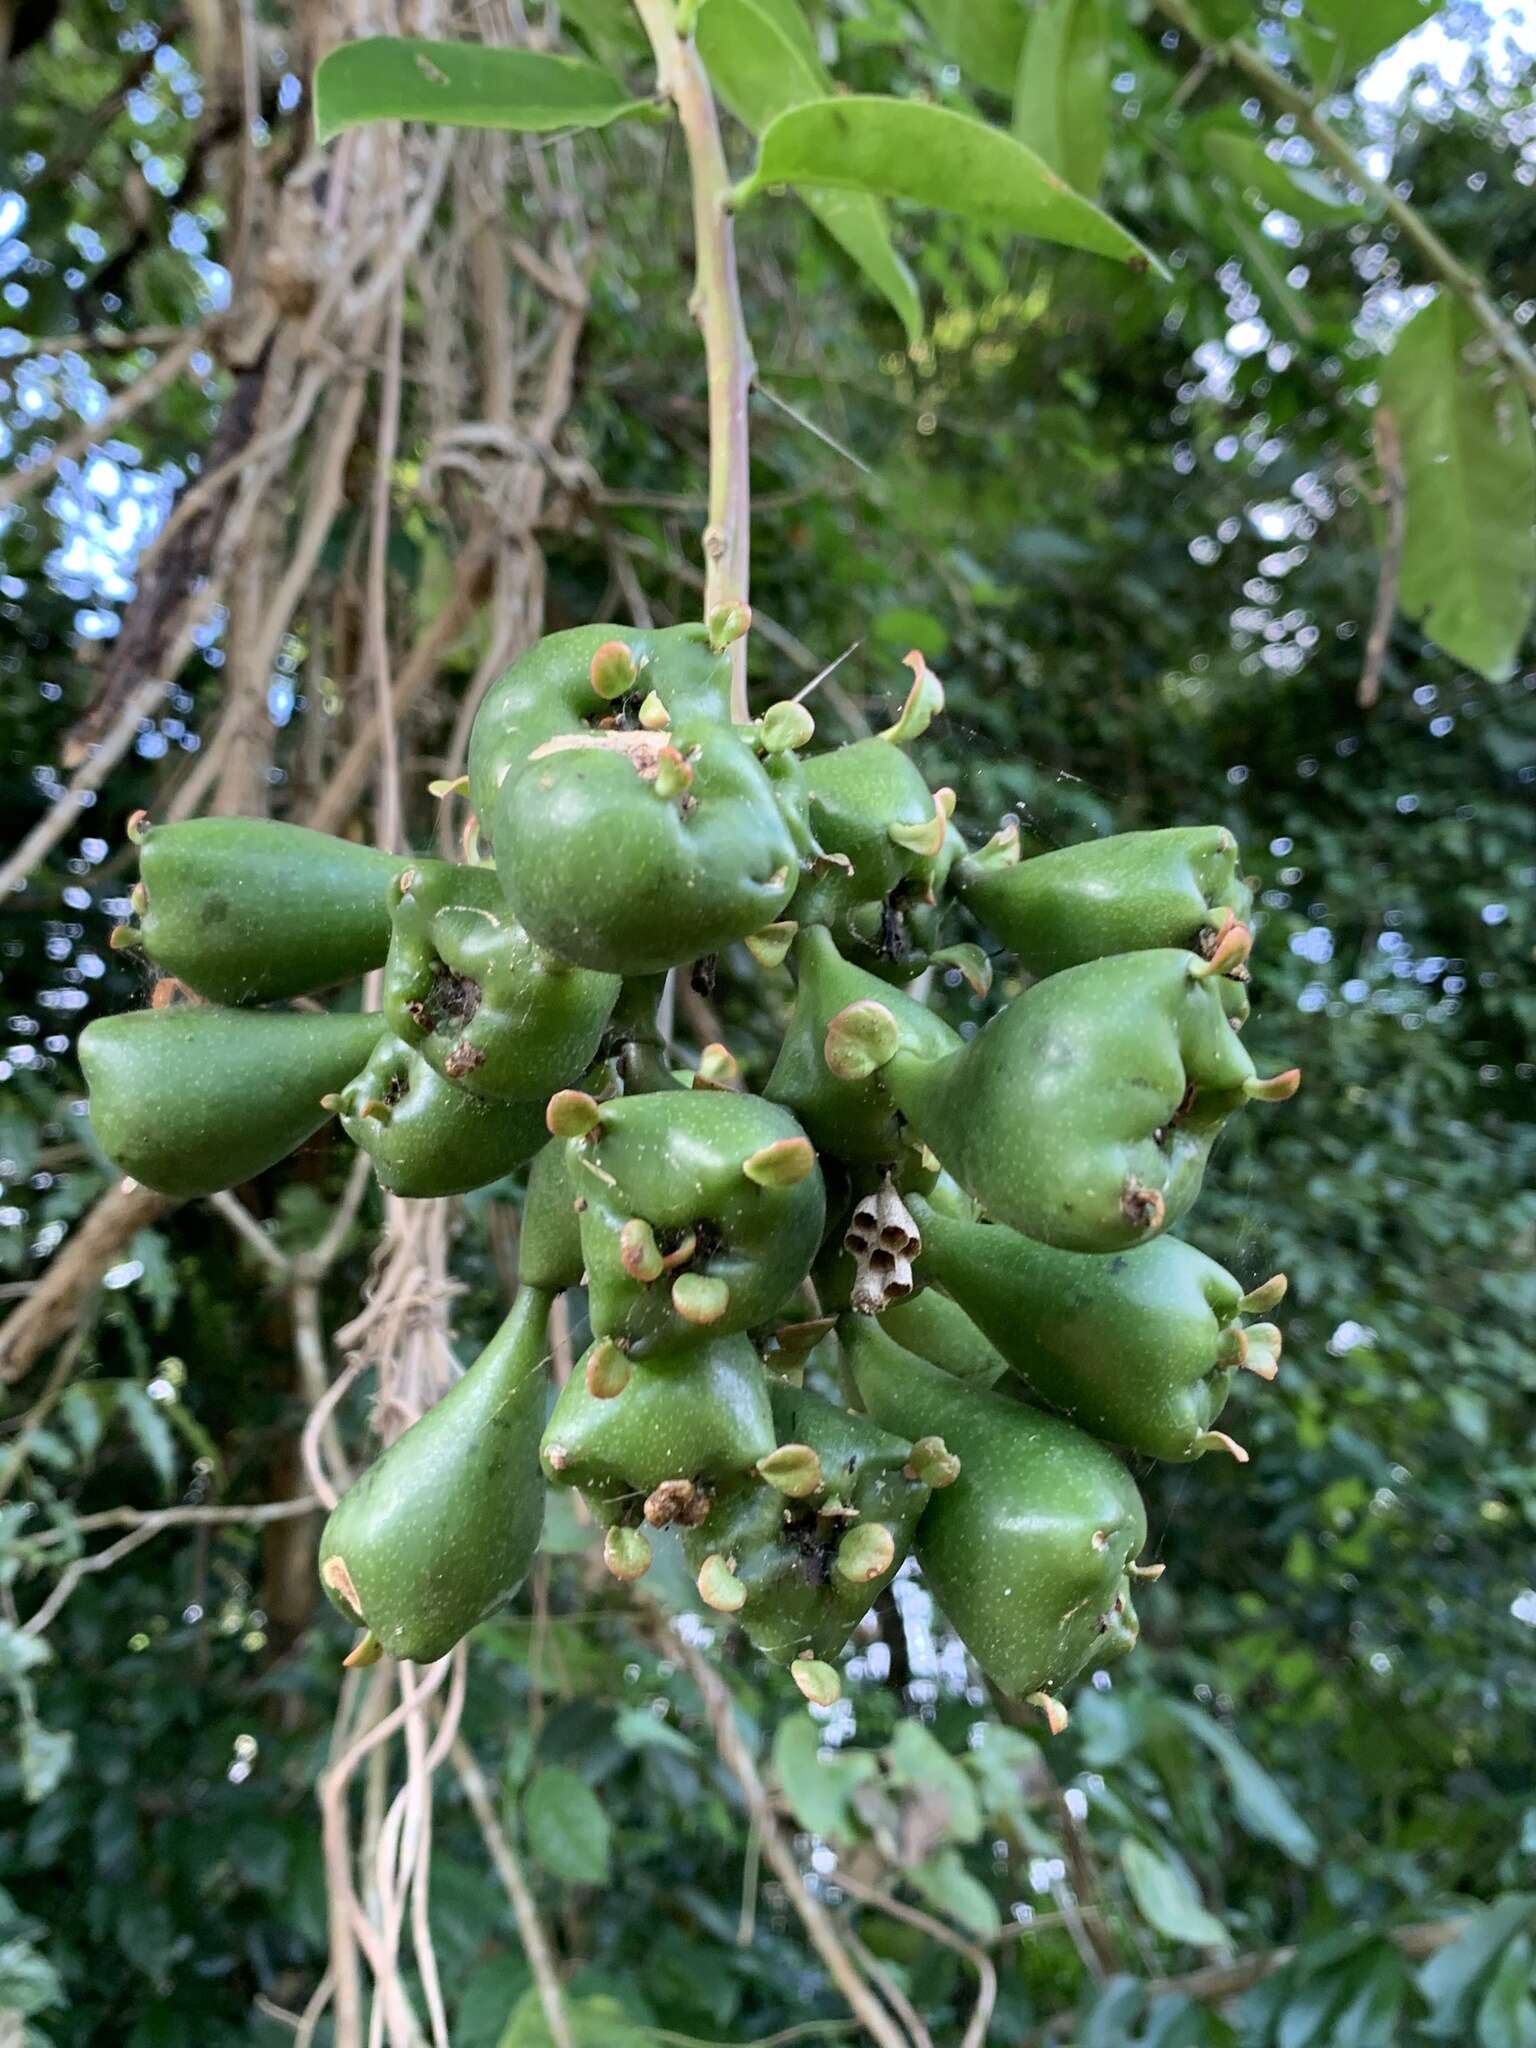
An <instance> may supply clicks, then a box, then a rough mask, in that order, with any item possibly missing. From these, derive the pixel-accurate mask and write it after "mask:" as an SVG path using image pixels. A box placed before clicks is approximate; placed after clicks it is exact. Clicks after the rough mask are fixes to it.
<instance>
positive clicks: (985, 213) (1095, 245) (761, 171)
mask: <svg viewBox="0 0 1536 2048" xmlns="http://www.w3.org/2000/svg"><path fill="white" fill-rule="evenodd" d="M769 185H830V186H837V187H839V188H841V189H843V190H846V191H852V192H873V193H878V194H879V195H880V196H881V197H882V198H887V199H908V200H911V201H912V202H913V203H914V204H915V205H918V206H931V207H936V208H938V209H939V210H940V211H942V212H945V213H960V214H967V215H970V216H973V217H975V218H978V219H982V220H988V221H992V222H995V223H998V224H1000V225H1002V226H1004V227H1011V228H1014V229H1015V230H1016V231H1017V232H1018V233H1020V234H1024V235H1033V236H1036V237H1037V238H1038V239H1040V240H1041V241H1046V242H1064V243H1065V244H1066V245H1067V246H1068V247H1069V248H1073V249H1088V250H1091V251H1093V252H1094V253H1095V254H1097V255H1100V256H1113V257H1116V258H1117V259H1118V260H1119V261H1120V262H1122V263H1130V264H1133V265H1136V266H1137V267H1145V266H1147V265H1148V264H1151V265H1153V266H1154V267H1155V268H1156V269H1157V270H1158V271H1159V273H1160V274H1162V266H1161V264H1158V263H1157V261H1156V258H1154V257H1153V256H1151V255H1150V254H1149V253H1148V251H1147V250H1145V249H1144V248H1143V247H1142V245H1141V244H1140V242H1138V241H1137V240H1136V238H1135V236H1134V235H1131V234H1128V233H1127V232H1126V230H1125V229H1124V228H1122V227H1121V226H1120V225H1119V223H1118V222H1116V221H1113V220H1111V219H1110V217H1109V215H1108V214H1107V213H1101V212H1100V210H1099V209H1098V207H1096V206H1095V205H1094V204H1093V203H1092V201H1091V200H1087V199H1084V198H1083V197H1082V196H1081V195H1080V194H1079V193H1076V192H1074V191H1073V190H1072V188H1071V187H1070V186H1069V185H1068V184H1067V183H1066V181H1065V180H1064V179H1063V178H1061V177H1059V176H1058V175H1057V173H1056V172H1055V171H1053V170H1052V169H1051V167H1050V165H1049V164H1046V163H1042V162H1041V160H1040V158H1039V157H1038V156H1036V155H1035V152H1034V151H1033V150H1032V149H1029V148H1027V147H1026V146H1025V145H1024V144H1023V143H1022V142H1019V141H1017V140H1016V139H1015V138H1014V137H1013V136H1011V135H1005V134H1004V133H1003V132H1002V131H1001V130H1000V129H997V128H989V127H988V126H987V125H986V123H985V122H983V121H977V120H973V119H972V118H971V116H970V115H968V114H957V113H955V112H953V111H952V110H951V109H950V108H948V107H936V106H931V105H929V104H927V103H926V102H924V101H919V100H897V99H886V98H882V97H880V96H878V95H876V94H873V93H869V94H850V95H849V96H848V97H847V98H845V99H830V100H814V101H812V102H811V104H810V105H808V106H803V107H792V108H791V109H790V110H789V112H788V113H784V114H780V115H779V116H778V118H777V119H776V120H774V121H771V122H770V123H769V124H768V127H767V128H766V129H765V130H764V132H763V139H762V146H761V148H760V149H759V151H758V159H757V167H756V169H755V170H754V171H753V173H752V175H751V177H750V178H748V179H746V180H745V182H744V183H743V184H741V185H739V186H738V187H737V189H736V199H737V203H738V204H742V203H744V202H745V201H746V200H748V199H750V198H751V197H752V196H753V195H754V194H755V193H758V192H761V191H762V190H763V189H764V187H765V186H769Z"/></svg>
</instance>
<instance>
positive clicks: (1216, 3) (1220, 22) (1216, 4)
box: [1191, 0, 1255, 40]
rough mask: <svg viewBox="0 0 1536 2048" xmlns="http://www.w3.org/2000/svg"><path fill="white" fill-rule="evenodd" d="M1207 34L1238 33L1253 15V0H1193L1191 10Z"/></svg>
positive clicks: (1221, 36)
mask: <svg viewBox="0 0 1536 2048" xmlns="http://www.w3.org/2000/svg"><path fill="white" fill-rule="evenodd" d="M1191 11H1192V12H1193V14H1194V16H1195V19H1196V20H1197V21H1198V22H1199V24H1200V26H1201V27H1202V28H1203V29H1204V30H1205V32H1206V34H1207V35H1209V36H1218V37H1220V38H1222V39H1223V40H1224V39H1225V38H1226V37H1228V36H1235V35H1240V34H1241V33H1242V31H1243V30H1244V29H1245V28H1247V27H1249V26H1250V25H1251V23H1252V21H1253V17H1254V11H1255V10H1254V0H1194V6H1193V8H1192V10H1191Z"/></svg>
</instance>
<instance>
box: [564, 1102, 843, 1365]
mask: <svg viewBox="0 0 1536 2048" xmlns="http://www.w3.org/2000/svg"><path fill="white" fill-rule="evenodd" d="M568 1161H569V1163H568V1167H567V1180H568V1182H569V1185H570V1187H571V1189H572V1191H573V1192H574V1193H575V1194H576V1195H577V1196H578V1197H579V1198H580V1199H581V1200H582V1202H583V1205H584V1206H583V1208H582V1210H581V1218H580V1228H581V1247H582V1254H583V1257H584V1260H585V1264H586V1268H587V1275H588V1288H589V1294H588V1312H589V1314H590V1317H591V1321H592V1328H593V1331H594V1332H595V1333H596V1334H597V1335H598V1336H610V1337H614V1338H616V1339H618V1340H619V1341H620V1342H621V1343H622V1344H623V1345H624V1348H625V1349H626V1350H627V1351H628V1352H629V1353H630V1354H631V1355H632V1356H633V1357H636V1358H640V1357H644V1356H645V1355H646V1354H647V1353H649V1352H651V1351H655V1350H658V1349H660V1350H672V1349H675V1348H677V1347H678V1346H680V1345H685V1344H688V1343H699V1342H702V1341H704V1340H706V1339H711V1338H716V1337H724V1336H728V1335H730V1334H731V1333H733V1332H735V1331H737V1330H747V1329H752V1328H754V1327H755V1326H756V1325H758V1324H759V1323H763V1322H766V1321H767V1320H768V1318H769V1317H771V1316H772V1315H773V1313H774V1311H775V1310H776V1309H777V1308H778V1307H779V1305H780V1304H781V1303H782V1302H783V1301H784V1300H785V1299H786V1297H787V1296H789V1295H790V1294H792V1293H793V1292H794V1290H795V1289H796V1288H797V1287H798V1286H799V1285H800V1283H801V1281H803V1280H804V1278H805V1276H806V1274H807V1273H808V1272H809V1271H810V1266H811V1261H812V1259H813V1258H814V1257H815V1255H816V1249H817V1246H818V1245H819V1243H820V1241H821V1232H822V1225H823V1223H824V1221H825V1217H826V1191H825V1189H824V1187H823V1185H822V1178H821V1173H820V1171H819V1169H818V1168H817V1165H816V1156H815V1153H814V1151H813V1150H812V1147H811V1144H810V1141H809V1139H808V1138H807V1137H806V1136H805V1134H804V1133H803V1132H802V1131H801V1129H800V1126H799V1125H798V1124H797V1123H796V1121H795V1119H794V1118H793V1117H792V1116H791V1115H790V1114H789V1113H788V1111H787V1110H783V1109H780V1108H778V1107H777V1106H776V1105H775V1104H773V1103H771V1102H764V1101H763V1100H762V1099H761V1097H759V1096H755V1095H739V1094H736V1093H734V1092H730V1091H726V1090H715V1089H694V1090H691V1091H689V1092H686V1093H669V1094H660V1095H628V1096H624V1097H622V1098H621V1099H620V1100H618V1101H615V1102H607V1103H604V1104H603V1105H602V1106H601V1121H600V1123H599V1125H598V1126H597V1128H596V1129H595V1130H593V1131H592V1132H590V1133H589V1134H588V1135H587V1136H586V1137H582V1138H573V1139H571V1140H570V1141H569V1144H568Z"/></svg>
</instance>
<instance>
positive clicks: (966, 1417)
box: [841, 1317, 1147, 1696]
mask: <svg viewBox="0 0 1536 2048" xmlns="http://www.w3.org/2000/svg"><path fill="white" fill-rule="evenodd" d="M841 1334H842V1338H843V1343H844V1348H845V1352H846V1355H847V1357H848V1359H849V1361H850V1364H851V1365H852V1368H853V1373H854V1377H855V1378H856V1380H857V1382H858V1387H859V1392H860V1393H861V1394H862V1395H863V1397H864V1402H865V1405H866V1407H867V1408H868V1410H869V1412H870V1414H871V1415H872V1416H873V1417H874V1419H875V1421H877V1422H878V1423H880V1424H881V1425H882V1427H884V1428H886V1429H891V1430H897V1431H899V1432H901V1434H903V1435H906V1436H910V1437H911V1438H913V1439H914V1440H915V1439H916V1438H917V1437H920V1436H942V1437H943V1439H944V1442H945V1444H946V1445H947V1446H948V1448H949V1449H950V1450H951V1451H953V1452H954V1453H955V1454H956V1455H957V1456H958V1458H959V1460H960V1476H959V1478H958V1479H956V1480H955V1482H954V1484H953V1485H952V1486H946V1487H945V1488H943V1490H942V1491H941V1492H938V1493H935V1494H934V1496H933V1498H932V1500H931V1501H930V1502H929V1504H928V1508H927V1510H926V1512H925V1513H924V1515H923V1518H922V1520H921V1522H919V1524H918V1529H917V1543H916V1552H917V1560H918V1563H919V1564H920V1565H921V1566H922V1569H923V1574H924V1577H925V1578H926V1579H927V1581H928V1583H929V1585H930V1586H931V1587H932V1589H933V1594H934V1597H935V1599H936V1600H937V1601H938V1603H939V1605H940V1606H941V1607H942V1608H943V1610H944V1612H945V1614H946V1615H948V1617H949V1619H950V1621H951V1622H953V1624H954V1626H955V1628H956V1629H957V1630H958V1631H959V1633H960V1635H961V1637H962V1639H963V1640H964V1642H965V1644H966V1647H967V1648H968V1649H969V1650H970V1652H971V1654H972V1655H973V1656H974V1657H975V1659H976V1661H977V1663H978V1664H980V1666H981V1668H982V1669H983V1671H985V1672H986V1673H987V1675H988V1677H989V1678H991V1679H993V1680H994V1681H995V1682H996V1683H997V1684H998V1685H1000V1686H1001V1687H1002V1688H1003V1690H1004V1691H1005V1692H1008V1693H1012V1694H1014V1695H1016V1696H1024V1695H1028V1694H1030V1693H1034V1692H1041V1691H1054V1690H1056V1689H1057V1688H1059V1687H1061V1686H1063V1685H1065V1684H1067V1683H1068V1682H1069V1681H1070V1680H1071V1679H1072V1678H1074V1677H1076V1675H1077V1674H1078V1673H1079V1672H1080V1671H1082V1670H1083V1669H1084V1667H1085V1666H1087V1665H1088V1664H1089V1663H1090V1662H1091V1661H1092V1660H1093V1659H1094V1658H1095V1656H1096V1655H1098V1654H1101V1646H1102V1640H1103V1638H1104V1637H1106V1636H1110V1637H1113V1636H1114V1635H1115V1634H1116V1632H1117V1631H1118V1629H1119V1628H1120V1626H1121V1625H1122V1624H1123V1622H1124V1612H1123V1608H1122V1610H1121V1611H1120V1612H1119V1613H1117V1611H1116V1602H1117V1601H1120V1602H1122V1603H1123V1602H1124V1601H1125V1600H1126V1583H1125V1580H1126V1568H1127V1566H1128V1565H1129V1564H1130V1562H1131V1560H1132V1559H1133V1558H1134V1557H1135V1556H1136V1554H1137V1552H1138V1551H1139V1550H1140V1549H1141V1546H1142V1544H1143V1543H1144V1542H1145V1540H1146V1533H1147V1525H1146V1514H1145V1511H1144V1510H1143V1508H1142V1504H1141V1498H1140V1495H1139V1494H1138V1493H1137V1491H1136V1488H1135V1487H1134V1485H1133V1484H1132V1483H1131V1479H1130V1476H1129V1474H1128V1473H1127V1472H1126V1470H1125V1468H1124V1466H1123V1465H1121V1463H1120V1462H1119V1460H1118V1459H1117V1458H1116V1457H1115V1456H1114V1455H1113V1454H1112V1453H1111V1452H1109V1451H1107V1450H1105V1448H1104V1446H1103V1445H1102V1444H1098V1443H1095V1442H1094V1440H1093V1438H1092V1437H1090V1436H1085V1435H1084V1434H1083V1432H1082V1431H1081V1430H1079V1429H1074V1428H1073V1427H1072V1425H1071V1424H1070V1423H1066V1422H1061V1421H1059V1420H1058V1419H1057V1418H1056V1417H1055V1416H1053V1415H1040V1414H1037V1413H1036V1412H1035V1411H1034V1410H1033V1409H1030V1408H1025V1407H1022V1406H1020V1405H1019V1404H1018V1403H1017V1402H1014V1401H1010V1400H1007V1399H1005V1398H1004V1397H1003V1396H1002V1395H999V1394H990V1393H985V1392H983V1391H982V1390H981V1389H979V1388H976V1387H963V1386H961V1385H959V1384H958V1383H957V1382H956V1381H954V1380H952V1379H950V1378H949V1376H948V1375H947V1374H946V1373H943V1372H941V1371H940V1370H939V1368H938V1367H937V1366H933V1365H929V1364H928V1363H927V1362H926V1361H925V1360H923V1359H920V1358H914V1357H913V1356H912V1354H911V1353H910V1352H907V1351H903V1350H902V1348H901V1347H900V1345H898V1344H895V1343H893V1342H892V1341H891V1339H890V1338H889V1337H887V1336H885V1335H884V1333H883V1332H882V1331H881V1330H880V1329H878V1328H877V1327H875V1326H874V1325H872V1324H871V1323H869V1322H868V1321H867V1320H865V1319H863V1318H859V1317H850V1318H848V1319H847V1321H846V1322H845V1324H844V1325H843V1326H842V1331H841ZM1106 1647H1107V1646H1106Z"/></svg>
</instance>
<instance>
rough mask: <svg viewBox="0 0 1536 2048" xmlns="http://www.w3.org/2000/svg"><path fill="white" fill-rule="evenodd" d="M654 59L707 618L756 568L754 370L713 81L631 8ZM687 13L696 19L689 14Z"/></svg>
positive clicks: (673, 17)
mask: <svg viewBox="0 0 1536 2048" xmlns="http://www.w3.org/2000/svg"><path fill="white" fill-rule="evenodd" d="M635 11H636V13H637V14H638V15H639V16H640V20H641V22H642V23H643V25H644V28H645V32H646V34H647V36H648V37H649V38H650V43H651V49H652V51H653V53H654V54H655V58H656V75H657V82H658V84H659V86H660V88H661V90H662V92H663V93H665V94H666V96H667V97H668V98H669V99H670V100H671V102H672V104H673V105H674V106H675V107H676V109H677V114H678V119H679V121H680V122H681V123H682V129H683V141H684V143H685V145H686V147H687V151H688V171H689V180H690V183H691V185H692V189H693V235H694V288H693V298H692V301H691V304H692V308H693V315H694V318H695V319H696V320H697V321H698V323H699V331H700V333H701V334H702V336H703V338H704V361H705V368H706V372H707V375H708V380H709V511H708V524H707V525H706V526H705V528H704V616H705V617H706V618H708V617H709V616H710V614H711V613H712V612H713V611H715V610H716V608H717V607H718V606H720V605H728V604H745V603H746V602H747V598H748V582H749V571H750V562H751V535H750V526H749V520H750V505H751V498H750V479H749V475H748V463H749V453H748V430H747V398H748V394H749V392H750V391H751V388H752V379H753V376H754V374H755V371H756V365H755V364H754V362H753V360H752V345H751V343H750V342H749V341H748V339H747V326H746V321H745V319H744V318H743V316H742V310H741V287H740V282H739V280H738V277H737V272H736V231H735V225H734V223H733V221H732V219H731V214H730V207H729V200H730V191H731V179H730V173H729V171H728V170H727V168H726V162H725V150H724V148H723V147H722V145H721V141H720V123H719V120H718V118H717V117H716V114H715V99H714V94H713V93H712V91H711V90H710V84H709V78H708V76H707V74H706V73H705V70H704V65H703V62H702V60H701V59H700V57H699V53H698V50H697V48H696V47H695V45H694V43H693V40H692V38H691V37H690V36H687V35H684V34H680V33H679V17H680V16H683V18H685V19H686V16H685V15H684V10H682V9H680V8H678V7H677V6H675V4H674V0H635ZM689 11H690V12H691V10H689ZM731 709H732V712H733V715H734V716H735V717H736V718H738V719H740V720H743V721H745V719H746V717H747V649H746V641H745V639H744V638H738V639H737V640H736V641H735V642H734V643H733V645H732V647H731Z"/></svg>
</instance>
